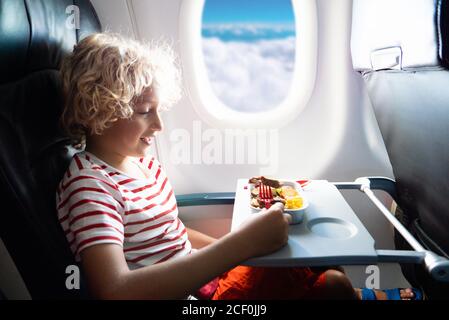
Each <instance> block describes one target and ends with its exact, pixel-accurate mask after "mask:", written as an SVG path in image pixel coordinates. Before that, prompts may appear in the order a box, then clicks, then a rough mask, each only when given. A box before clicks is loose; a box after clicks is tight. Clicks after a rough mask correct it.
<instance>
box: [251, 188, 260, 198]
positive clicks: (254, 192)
mask: <svg viewBox="0 0 449 320" xmlns="http://www.w3.org/2000/svg"><path fill="white" fill-rule="evenodd" d="M258 196H259V187H255V188H254V189H253V190H251V197H252V198H257V197H258Z"/></svg>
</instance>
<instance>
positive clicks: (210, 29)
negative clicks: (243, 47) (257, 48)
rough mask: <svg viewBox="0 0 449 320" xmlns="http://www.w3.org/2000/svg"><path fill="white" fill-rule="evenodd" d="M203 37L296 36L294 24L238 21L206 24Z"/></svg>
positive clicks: (229, 38)
mask: <svg viewBox="0 0 449 320" xmlns="http://www.w3.org/2000/svg"><path fill="white" fill-rule="evenodd" d="M202 34H203V37H205V38H212V37H217V38H219V39H221V40H223V41H239V42H241V41H245V42H251V41H258V40H263V39H280V38H287V37H294V36H295V26H294V25H293V24H290V23H289V24H279V23H277V24H269V23H263V24H262V23H237V24H235V23H234V24H225V23H223V24H205V25H203V29H202Z"/></svg>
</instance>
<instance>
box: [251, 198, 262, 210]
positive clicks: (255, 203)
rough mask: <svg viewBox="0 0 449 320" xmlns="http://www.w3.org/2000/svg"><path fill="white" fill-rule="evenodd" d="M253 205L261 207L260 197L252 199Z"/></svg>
mask: <svg viewBox="0 0 449 320" xmlns="http://www.w3.org/2000/svg"><path fill="white" fill-rule="evenodd" d="M251 206H252V207H254V208H260V204H259V199H257V198H253V199H251Z"/></svg>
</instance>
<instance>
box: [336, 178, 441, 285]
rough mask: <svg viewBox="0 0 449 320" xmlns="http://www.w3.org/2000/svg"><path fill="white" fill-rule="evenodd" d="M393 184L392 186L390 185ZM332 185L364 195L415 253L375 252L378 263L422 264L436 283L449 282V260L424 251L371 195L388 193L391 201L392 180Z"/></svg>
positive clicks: (366, 180)
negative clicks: (374, 191)
mask: <svg viewBox="0 0 449 320" xmlns="http://www.w3.org/2000/svg"><path fill="white" fill-rule="evenodd" d="M391 183H393V186H392V185H391ZM334 185H335V186H336V187H337V188H338V189H340V190H348V189H352V190H356V189H358V190H360V191H362V192H363V193H365V194H366V195H367V196H368V198H369V199H370V200H371V202H373V203H374V205H375V206H376V207H377V208H378V209H379V210H380V211H381V212H382V214H383V215H384V216H385V217H386V218H387V219H388V220H389V221H390V223H391V224H392V225H393V227H394V228H395V229H396V230H397V231H398V232H399V233H400V234H401V235H402V236H403V237H404V239H405V240H406V241H407V242H408V243H409V244H410V246H411V247H412V248H413V249H414V250H415V251H399V250H396V251H395V250H377V253H378V254H379V261H384V262H408V263H423V264H424V265H425V267H426V269H427V271H428V272H429V274H430V275H431V276H432V277H433V278H434V279H435V280H438V281H443V282H449V260H448V259H446V258H445V257H442V256H439V255H437V254H436V253H434V252H432V251H429V250H426V249H425V248H424V247H423V246H422V245H421V244H420V243H419V242H418V241H417V240H416V239H415V237H414V236H413V235H412V234H411V233H410V232H409V231H408V230H407V229H406V228H405V227H404V226H403V225H402V223H401V222H400V221H399V220H398V219H396V217H395V216H394V215H393V214H392V213H391V212H390V211H389V210H388V209H387V208H386V207H385V206H384V205H383V203H382V202H381V201H380V200H379V199H378V198H377V197H376V195H375V194H374V193H373V191H372V190H373V189H380V190H384V191H386V192H388V193H389V194H390V195H391V196H392V198H393V199H395V197H396V190H395V188H394V180H391V179H388V178H381V177H363V178H358V179H356V180H355V181H354V182H349V183H347V182H337V183H334Z"/></svg>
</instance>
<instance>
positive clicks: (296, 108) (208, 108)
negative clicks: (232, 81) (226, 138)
mask: <svg viewBox="0 0 449 320" xmlns="http://www.w3.org/2000/svg"><path fill="white" fill-rule="evenodd" d="M205 1H207V0H183V1H182V3H181V7H180V12H179V45H180V58H181V64H182V70H183V80H184V86H185V88H186V91H187V94H188V97H189V98H190V101H191V103H192V105H193V107H194V109H195V111H196V112H197V113H198V115H199V116H200V118H201V119H202V120H203V121H205V122H206V123H208V124H209V125H211V126H212V127H214V128H221V129H225V128H242V127H243V128H255V129H258V128H265V129H267V128H271V129H278V128H280V127H283V126H285V125H287V124H288V123H290V122H291V121H293V120H294V119H296V118H297V117H298V116H299V114H300V113H301V112H302V111H303V110H304V108H305V107H306V105H307V103H308V102H309V100H310V97H311V95H312V92H313V88H314V87H315V78H316V69H317V45H318V40H317V34H318V30H317V26H318V23H317V8H316V2H315V0H292V7H293V13H294V16H295V27H296V43H295V66H294V72H293V76H292V81H291V85H290V88H289V91H288V93H287V96H286V97H285V99H284V100H283V101H282V102H281V103H280V104H278V105H277V106H276V107H274V108H272V109H270V110H267V111H263V112H240V111H236V110H233V109H232V108H230V107H228V106H226V105H225V104H224V103H223V102H222V101H221V100H220V98H218V97H217V96H216V95H215V93H214V91H213V89H212V86H211V83H210V81H209V78H208V74H207V72H208V71H207V69H206V64H205V62H204V56H203V47H202V32H201V31H202V24H203V21H202V13H203V8H204V4H205ZM302 30H307V32H302ZM236 85H238V84H236Z"/></svg>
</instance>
